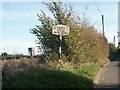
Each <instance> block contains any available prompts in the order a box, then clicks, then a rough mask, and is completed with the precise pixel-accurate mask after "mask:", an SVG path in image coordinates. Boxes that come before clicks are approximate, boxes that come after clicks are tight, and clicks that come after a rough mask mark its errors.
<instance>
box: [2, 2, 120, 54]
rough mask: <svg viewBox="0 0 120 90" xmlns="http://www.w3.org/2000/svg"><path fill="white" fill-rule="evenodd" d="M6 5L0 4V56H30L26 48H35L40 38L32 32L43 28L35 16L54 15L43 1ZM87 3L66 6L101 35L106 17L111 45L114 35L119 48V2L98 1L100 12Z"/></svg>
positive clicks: (107, 32) (107, 35)
mask: <svg viewBox="0 0 120 90" xmlns="http://www.w3.org/2000/svg"><path fill="white" fill-rule="evenodd" d="M5 1H6V2H5ZM5 1H4V2H3V1H0V53H1V52H3V51H6V52H8V53H23V54H28V51H27V48H28V47H35V46H36V44H35V40H36V39H37V38H36V37H35V36H34V35H33V34H31V33H30V30H29V29H32V28H34V27H35V25H40V22H39V21H38V17H37V15H36V14H37V13H39V12H40V9H42V10H43V11H45V12H46V13H47V15H48V16H52V15H51V13H50V12H49V11H48V9H47V8H46V7H45V6H44V5H43V4H41V2H40V0H39V2H38V0H33V1H31V2H28V1H26V2H23V1H22V0H21V2H13V1H15V0H9V1H8V0H5ZM59 1H60V0H59ZM64 1H65V0H64ZM88 1H89V2H87V1H86V2H84V1H83V0H81V1H79V2H78V0H76V2H66V3H65V4H69V5H71V6H72V7H73V11H74V13H75V14H76V15H79V16H80V17H82V15H83V13H84V12H85V13H86V16H87V17H88V20H89V22H90V23H91V24H92V25H94V26H95V28H96V30H97V31H98V32H102V26H101V23H102V22H101V17H102V16H101V14H102V15H104V21H105V35H106V38H107V39H108V41H109V42H113V37H114V35H115V37H116V46H117V43H118V42H117V40H118V39H117V32H118V1H119V0H111V1H110V0H104V2H102V1H101V2H100V0H96V2H97V6H98V8H99V10H100V12H99V11H98V9H97V7H96V4H95V0H88ZM105 1H106V2H105ZM86 7H87V10H86ZM100 13H101V14H100Z"/></svg>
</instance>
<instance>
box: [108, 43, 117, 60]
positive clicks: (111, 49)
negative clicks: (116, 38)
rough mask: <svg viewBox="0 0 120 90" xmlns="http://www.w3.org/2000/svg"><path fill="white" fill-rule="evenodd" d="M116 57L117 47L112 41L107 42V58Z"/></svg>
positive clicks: (114, 58)
mask: <svg viewBox="0 0 120 90" xmlns="http://www.w3.org/2000/svg"><path fill="white" fill-rule="evenodd" d="M117 57H118V52H117V48H116V47H115V45H114V44H113V43H109V59H110V60H116V59H117Z"/></svg>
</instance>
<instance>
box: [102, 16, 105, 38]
mask: <svg viewBox="0 0 120 90" xmlns="http://www.w3.org/2000/svg"><path fill="white" fill-rule="evenodd" d="M102 29H103V37H105V33H104V16H103V15H102Z"/></svg>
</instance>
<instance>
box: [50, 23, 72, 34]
mask: <svg viewBox="0 0 120 90" xmlns="http://www.w3.org/2000/svg"><path fill="white" fill-rule="evenodd" d="M69 32H70V27H68V26H66V25H55V26H53V27H52V34H55V35H60V36H63V35H68V34H69Z"/></svg>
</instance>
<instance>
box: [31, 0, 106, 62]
mask: <svg viewBox="0 0 120 90" xmlns="http://www.w3.org/2000/svg"><path fill="white" fill-rule="evenodd" d="M44 4H45V5H46V6H47V8H48V9H49V10H50V11H51V12H52V14H53V16H54V18H53V19H52V18H50V17H49V16H46V14H45V13H44V11H42V10H41V14H37V16H38V18H39V20H40V22H41V26H39V25H36V27H35V28H33V29H32V30H31V33H33V34H34V35H36V36H37V38H38V42H37V44H40V46H41V48H40V49H43V50H44V57H45V56H47V57H48V58H49V59H50V58H52V59H56V58H55V57H53V56H54V55H53V54H55V55H56V54H57V53H58V46H59V36H55V35H53V34H52V26H53V25H57V24H64V25H67V26H69V27H70V34H69V35H67V36H63V41H62V55H63V56H64V57H65V58H66V59H67V60H69V61H72V62H75V63H86V62H94V63H95V62H98V61H99V59H106V58H107V57H108V43H107V41H106V39H105V38H104V37H103V36H102V35H101V34H99V33H98V32H97V31H96V30H95V28H94V27H93V26H91V25H90V24H89V23H88V22H87V20H86V19H84V20H83V21H81V19H80V17H79V16H76V15H74V14H73V11H72V7H71V6H66V5H63V4H62V3H61V2H51V3H44ZM45 54H47V55H45Z"/></svg>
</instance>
